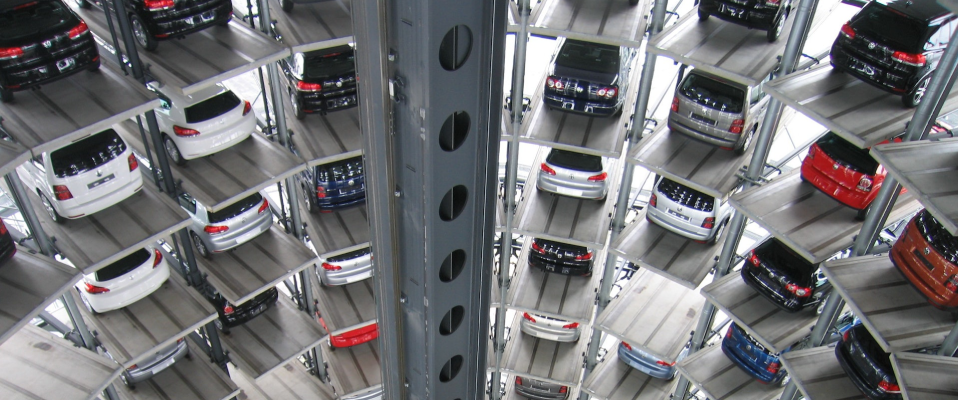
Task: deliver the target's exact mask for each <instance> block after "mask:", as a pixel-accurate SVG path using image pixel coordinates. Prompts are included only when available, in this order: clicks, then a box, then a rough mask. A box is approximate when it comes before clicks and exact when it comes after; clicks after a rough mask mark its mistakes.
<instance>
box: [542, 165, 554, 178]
mask: <svg viewBox="0 0 958 400" xmlns="http://www.w3.org/2000/svg"><path fill="white" fill-rule="evenodd" d="M539 169H541V170H542V172H545V173H547V174H549V175H555V174H556V170H554V169H552V167H550V166H549V165H548V164H546V163H542V164H541V165H539Z"/></svg>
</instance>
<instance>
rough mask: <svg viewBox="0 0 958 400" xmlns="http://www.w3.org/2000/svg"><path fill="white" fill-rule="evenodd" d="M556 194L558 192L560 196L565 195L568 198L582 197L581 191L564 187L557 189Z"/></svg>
mask: <svg viewBox="0 0 958 400" xmlns="http://www.w3.org/2000/svg"><path fill="white" fill-rule="evenodd" d="M556 192H558V193H559V194H564V195H566V196H582V191H581V190H575V189H568V188H564V187H557V188H556Z"/></svg>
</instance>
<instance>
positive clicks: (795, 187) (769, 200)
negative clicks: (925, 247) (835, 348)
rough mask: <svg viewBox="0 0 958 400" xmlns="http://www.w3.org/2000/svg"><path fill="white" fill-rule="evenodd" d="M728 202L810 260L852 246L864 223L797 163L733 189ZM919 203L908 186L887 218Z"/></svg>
mask: <svg viewBox="0 0 958 400" xmlns="http://www.w3.org/2000/svg"><path fill="white" fill-rule="evenodd" d="M731 203H732V206H734V207H735V208H736V209H737V210H739V211H740V212H742V213H744V214H745V215H746V216H748V218H749V219H751V220H752V221H755V222H757V223H758V224H759V225H761V226H762V227H763V228H765V229H766V230H768V232H769V233H771V234H772V235H775V237H776V238H778V239H779V240H781V241H782V243H784V244H785V245H787V246H788V247H790V248H791V249H792V250H795V252H796V253H797V254H799V255H801V256H802V257H804V258H805V259H807V260H808V261H810V262H812V263H819V262H822V261H825V260H826V259H828V258H829V257H831V256H832V255H834V254H835V253H838V252H839V251H842V250H844V249H847V248H848V247H850V246H851V245H852V244H853V243H854V238H855V236H856V235H858V232H859V231H861V228H862V221H856V220H855V215H856V214H857V211H856V210H855V209H853V208H851V207H848V206H846V205H844V204H842V203H839V202H838V200H835V199H833V198H831V197H830V196H828V195H827V194H825V193H824V192H822V191H820V190H818V189H817V188H815V186H813V185H812V184H810V183H806V182H802V180H801V171H800V170H798V169H795V170H792V171H791V172H788V173H786V174H784V175H781V176H779V177H777V178H775V179H773V180H772V181H771V182H769V183H767V184H765V185H763V186H757V187H753V188H751V189H748V190H745V191H742V192H741V193H738V194H735V195H733V196H732V200H731ZM918 207H919V205H918V202H917V201H915V198H914V196H912V195H911V194H910V192H909V193H906V194H903V195H901V196H899V197H898V201H897V202H896V203H895V207H894V208H893V209H892V212H891V214H890V215H889V216H888V221H892V222H894V221H897V220H900V219H902V218H905V217H907V216H908V215H910V214H912V213H914V212H915V211H917V210H918Z"/></svg>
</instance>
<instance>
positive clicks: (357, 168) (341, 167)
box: [316, 156, 363, 182]
mask: <svg viewBox="0 0 958 400" xmlns="http://www.w3.org/2000/svg"><path fill="white" fill-rule="evenodd" d="M362 174H363V158H362V156H360V157H353V158H350V159H346V160H342V161H336V162H333V163H330V164H324V165H320V166H317V167H316V179H318V180H319V182H336V181H342V180H346V179H350V178H356V177H359V176H362Z"/></svg>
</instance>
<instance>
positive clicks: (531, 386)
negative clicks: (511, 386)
mask: <svg viewBox="0 0 958 400" xmlns="http://www.w3.org/2000/svg"><path fill="white" fill-rule="evenodd" d="M515 388H516V393H519V394H521V395H523V396H525V397H528V398H530V399H535V400H554V399H567V398H569V387H568V386H563V385H560V384H558V383H552V382H546V381H542V380H538V379H532V378H529V377H523V376H516V386H515Z"/></svg>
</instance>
